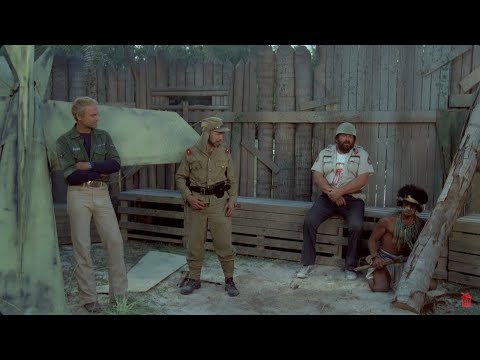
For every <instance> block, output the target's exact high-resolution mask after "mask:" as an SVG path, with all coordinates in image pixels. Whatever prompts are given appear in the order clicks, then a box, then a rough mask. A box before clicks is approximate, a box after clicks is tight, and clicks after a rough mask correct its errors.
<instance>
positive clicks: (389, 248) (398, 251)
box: [366, 185, 433, 292]
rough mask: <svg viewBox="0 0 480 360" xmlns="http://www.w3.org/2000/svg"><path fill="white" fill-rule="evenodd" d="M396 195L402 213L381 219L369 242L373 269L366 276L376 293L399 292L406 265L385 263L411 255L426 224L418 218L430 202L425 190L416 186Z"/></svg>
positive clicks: (411, 186) (369, 258)
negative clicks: (391, 290)
mask: <svg viewBox="0 0 480 360" xmlns="http://www.w3.org/2000/svg"><path fill="white" fill-rule="evenodd" d="M397 196H398V198H397V206H400V207H401V208H402V210H401V211H400V212H398V213H396V214H394V215H392V216H386V217H384V218H382V219H380V220H379V221H378V223H377V224H376V225H375V228H374V229H373V232H372V235H371V236H370V239H369V240H368V249H369V250H370V256H368V257H367V261H369V262H370V261H371V262H372V263H371V264H372V267H371V268H369V269H368V272H367V276H366V277H367V280H368V285H369V286H370V289H371V290H372V291H374V292H376V291H379V292H388V291H389V290H390V288H392V289H394V290H395V289H396V287H397V285H398V281H399V280H400V277H401V275H402V272H403V266H404V263H394V264H390V265H386V266H384V265H385V261H387V260H394V259H396V258H398V257H400V256H403V257H407V256H408V255H410V253H411V251H412V249H413V244H414V243H415V241H416V240H417V238H418V235H419V234H420V232H421V231H422V229H423V226H424V225H425V221H424V220H422V219H420V218H419V217H418V216H417V211H418V212H422V211H423V210H424V207H425V204H426V203H427V201H428V195H427V193H426V192H425V190H423V189H421V188H419V187H417V186H415V185H405V186H404V187H402V188H401V189H400V190H399V191H398V194H397ZM377 242H380V248H378V247H377ZM431 286H433V284H431Z"/></svg>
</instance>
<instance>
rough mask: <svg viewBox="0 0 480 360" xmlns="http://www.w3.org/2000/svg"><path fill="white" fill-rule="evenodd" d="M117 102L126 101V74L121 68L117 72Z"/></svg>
mask: <svg viewBox="0 0 480 360" xmlns="http://www.w3.org/2000/svg"><path fill="white" fill-rule="evenodd" d="M117 79H118V82H117V86H118V87H117V100H118V102H120V103H125V102H127V100H126V74H125V68H124V67H122V68H120V69H118V71H117Z"/></svg>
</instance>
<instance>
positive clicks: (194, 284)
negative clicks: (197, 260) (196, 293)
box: [180, 279, 202, 295]
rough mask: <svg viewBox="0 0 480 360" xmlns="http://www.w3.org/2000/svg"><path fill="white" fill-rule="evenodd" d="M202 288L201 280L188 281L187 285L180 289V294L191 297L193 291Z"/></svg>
mask: <svg viewBox="0 0 480 360" xmlns="http://www.w3.org/2000/svg"><path fill="white" fill-rule="evenodd" d="M201 287H202V284H201V283H200V280H193V279H187V281H186V282H185V284H184V285H183V286H182V288H181V289H180V293H181V294H182V295H190V294H191V293H193V290H197V289H200V288H201Z"/></svg>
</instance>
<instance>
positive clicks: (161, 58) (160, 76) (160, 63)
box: [155, 50, 168, 189]
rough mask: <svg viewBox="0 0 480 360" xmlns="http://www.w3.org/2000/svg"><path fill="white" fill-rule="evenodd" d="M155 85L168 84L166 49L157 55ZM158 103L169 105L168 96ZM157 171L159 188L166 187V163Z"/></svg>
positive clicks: (159, 99)
mask: <svg viewBox="0 0 480 360" xmlns="http://www.w3.org/2000/svg"><path fill="white" fill-rule="evenodd" d="M155 68H156V71H155V75H156V78H155V85H156V86H157V87H159V88H166V87H167V86H168V57H167V54H166V52H165V51H164V50H161V51H158V52H157V54H156V57H155ZM156 101H157V104H158V105H162V106H165V105H168V97H166V96H162V97H159V98H158V99H156ZM156 172H157V188H158V189H165V173H166V165H165V164H161V165H157V166H156Z"/></svg>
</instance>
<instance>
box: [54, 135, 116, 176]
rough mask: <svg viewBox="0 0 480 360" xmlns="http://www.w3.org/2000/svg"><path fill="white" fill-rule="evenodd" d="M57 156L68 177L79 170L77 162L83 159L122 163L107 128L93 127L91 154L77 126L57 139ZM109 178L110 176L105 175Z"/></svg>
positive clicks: (64, 174)
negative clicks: (88, 152)
mask: <svg viewBox="0 0 480 360" xmlns="http://www.w3.org/2000/svg"><path fill="white" fill-rule="evenodd" d="M57 156H58V161H59V164H60V169H61V170H62V172H63V176H64V178H65V179H66V178H67V177H68V176H70V175H71V174H72V173H73V172H74V171H76V170H77V168H76V167H75V164H76V163H77V162H83V161H86V162H88V161H98V160H112V159H113V160H116V161H117V162H118V163H119V164H120V165H121V162H120V156H119V155H118V152H117V149H116V148H115V145H114V144H113V141H112V138H111V137H110V135H109V134H108V133H107V132H106V131H105V130H100V129H92V144H91V147H90V154H87V151H86V150H85V146H84V145H83V138H82V136H81V135H80V133H79V132H78V131H77V130H76V127H75V126H73V128H72V129H71V130H70V131H68V132H67V133H65V134H63V135H62V136H60V137H59V138H58V139H57ZM105 178H106V179H103V178H102V179H101V180H108V176H106V177H105Z"/></svg>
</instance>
